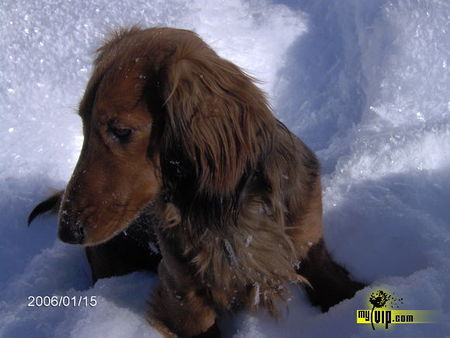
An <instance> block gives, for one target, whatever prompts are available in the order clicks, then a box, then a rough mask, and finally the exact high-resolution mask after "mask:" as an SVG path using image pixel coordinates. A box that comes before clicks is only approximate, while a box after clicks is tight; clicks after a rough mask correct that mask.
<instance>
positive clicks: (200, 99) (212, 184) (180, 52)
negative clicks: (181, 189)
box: [161, 35, 276, 194]
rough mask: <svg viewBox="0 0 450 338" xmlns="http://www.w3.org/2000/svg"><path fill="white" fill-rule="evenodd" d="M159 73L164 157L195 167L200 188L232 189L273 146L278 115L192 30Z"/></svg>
mask: <svg viewBox="0 0 450 338" xmlns="http://www.w3.org/2000/svg"><path fill="white" fill-rule="evenodd" d="M161 77H162V87H163V88H162V93H163V94H162V96H163V100H164V104H163V106H164V110H165V111H164V115H165V122H164V124H165V125H164V132H163V135H162V136H161V137H162V144H161V146H162V147H163V148H166V149H162V151H163V152H165V154H172V155H173V156H174V157H175V158H169V159H167V160H169V161H172V162H175V163H176V162H177V161H178V160H179V159H178V158H176V157H180V158H181V162H183V158H186V159H187V160H188V161H189V163H181V165H182V166H184V167H187V168H190V170H191V171H193V172H194V175H195V177H196V180H197V182H196V184H197V188H198V189H200V190H201V191H204V192H206V193H211V194H217V193H219V194H226V193H231V192H233V191H234V189H235V188H236V186H237V184H238V183H239V181H240V179H241V177H242V176H243V174H244V173H245V171H246V170H248V169H249V168H254V167H255V166H256V165H257V162H258V161H259V158H260V156H261V154H262V153H263V152H265V151H267V149H268V148H270V147H271V143H272V132H271V131H272V130H273V129H274V125H275V123H276V120H275V118H274V117H273V115H272V113H271V111H270V108H269V106H268V104H267V100H266V98H265V96H264V94H263V93H262V92H261V90H260V89H258V88H257V87H256V86H255V84H254V83H253V79H252V78H250V77H249V76H248V75H246V74H245V73H244V72H243V71H242V70H241V69H239V68H238V67H237V66H235V65H234V64H232V63H230V62H228V61H226V60H224V59H222V58H220V57H219V56H217V54H216V53H215V52H213V51H212V50H211V49H210V48H209V47H208V46H207V45H206V44H205V43H203V41H201V40H200V39H199V38H197V37H196V36H195V35H194V37H193V38H192V39H190V40H189V39H187V41H185V42H184V44H181V46H178V48H177V50H176V51H175V53H174V54H173V55H172V56H171V57H170V61H169V62H168V64H167V65H166V66H165V67H164V70H163V75H162V76H161ZM174 149H176V150H175V151H174ZM162 164H163V163H162ZM181 170H183V169H181Z"/></svg>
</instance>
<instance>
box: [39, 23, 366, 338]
mask: <svg viewBox="0 0 450 338" xmlns="http://www.w3.org/2000/svg"><path fill="white" fill-rule="evenodd" d="M79 112H80V116H81V117H82V119H83V130H84V144H83V149H82V152H81V155H80V159H79V161H78V164H77V166H76V168H75V171H74V173H73V176H72V178H71V180H70V182H69V184H68V186H67V188H66V190H65V192H64V194H63V196H62V201H61V206H60V211H59V233H60V237H61V238H62V239H63V240H65V241H67V242H71V243H81V244H84V245H87V254H88V258H89V262H90V264H91V267H92V270H93V277H94V280H96V279H97V278H103V277H107V276H112V275H118V274H124V273H128V272H130V271H133V270H137V269H141V268H154V267H155V266H156V265H157V263H158V261H159V259H160V258H161V257H162V260H161V262H160V263H159V267H158V274H159V277H160V285H159V286H158V287H157V289H156V290H155V292H154V294H153V296H152V299H151V307H152V311H151V314H150V322H151V323H153V325H155V327H157V328H158V329H159V330H160V331H161V332H163V333H164V334H165V335H169V333H174V334H176V335H180V336H195V335H199V334H202V333H203V334H205V333H208V332H211V330H214V332H216V331H217V327H216V325H214V323H215V319H216V314H217V313H219V312H224V311H226V312H229V311H231V312H232V311H235V310H237V309H241V308H246V309H250V310H257V309H259V308H266V309H268V310H269V312H270V313H272V314H273V315H276V314H277V313H278V310H277V303H278V302H279V300H283V299H285V297H286V295H287V291H286V288H285V287H286V283H290V282H291V283H298V282H300V283H302V284H304V285H306V286H307V288H308V289H309V292H310V295H311V297H312V299H313V300H314V301H315V302H316V304H318V305H321V306H322V308H323V309H327V308H328V307H329V306H331V305H333V304H335V303H337V302H339V301H340V300H342V299H343V298H346V297H351V296H352V295H353V294H354V292H355V291H356V290H357V289H359V288H361V287H362V285H361V284H359V283H356V282H352V281H351V280H350V279H349V278H348V273H347V272H346V271H345V270H344V269H343V268H342V267H340V266H338V265H337V264H336V263H334V262H333V261H332V260H331V258H330V256H329V254H328V252H326V250H325V248H324V246H323V242H322V204H321V186H320V175H319V164H318V161H317V159H316V157H315V156H314V154H313V153H312V152H311V151H310V150H309V149H308V148H307V147H306V146H305V145H304V144H303V143H302V142H301V141H300V140H299V139H297V138H296V137H295V136H294V135H293V134H291V133H290V132H289V131H288V130H287V129H286V127H285V126H284V125H282V124H281V123H280V122H279V121H277V120H276V119H275V117H274V116H273V114H272V112H271V110H270V107H269V105H268V103H267V100H266V98H265V97H264V95H263V93H262V92H261V90H259V89H258V88H257V87H256V86H255V84H254V81H253V79H252V78H250V77H249V76H248V75H246V74H245V73H243V72H242V71H241V70H240V69H239V68H238V67H237V66H235V65H234V64H232V63H230V62H228V61H226V60H224V59H222V58H220V57H219V56H218V55H217V54H216V53H215V52H214V51H213V50H212V49H210V48H209V47H208V46H207V45H206V44H205V43H204V42H203V41H202V40H201V39H200V38H199V37H198V36H197V35H195V34H194V33H192V32H190V31H185V30H177V29H170V28H152V29H147V30H141V29H139V28H131V29H129V30H123V31H120V32H119V33H117V34H116V35H115V36H114V37H113V38H112V39H111V40H110V41H109V42H107V43H106V44H105V45H104V46H103V47H101V48H100V49H99V53H98V56H97V59H96V61H95V69H94V73H93V75H92V78H91V80H90V81H89V84H88V86H87V89H86V92H85V94H84V97H83V100H82V101H81V104H80V111H79ZM128 131H130V134H129V135H128V136H126V137H123V135H122V136H120V134H121V133H122V134H128ZM44 203H45V202H44ZM55 203H56V202H55ZM48 204H49V203H47V205H44V206H41V209H39V210H38V211H37V213H40V212H42V211H45V210H49V209H50V207H49V206H48ZM35 216H36V213H35V214H34V215H33V217H31V219H32V218H34V217H35ZM125 229H126V231H127V234H124V233H123V231H124V230H125ZM149 244H150V245H155V244H156V245H158V248H159V250H160V255H154V254H152V253H150V250H149V249H148V245H149ZM299 264H300V268H298V266H299ZM299 272H300V273H299ZM335 286H336V287H335ZM322 295H325V296H322ZM330 295H331V296H330Z"/></svg>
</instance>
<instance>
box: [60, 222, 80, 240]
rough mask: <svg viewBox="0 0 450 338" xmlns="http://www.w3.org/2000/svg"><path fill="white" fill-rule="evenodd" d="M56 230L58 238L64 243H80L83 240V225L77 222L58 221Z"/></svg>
mask: <svg viewBox="0 0 450 338" xmlns="http://www.w3.org/2000/svg"><path fill="white" fill-rule="evenodd" d="M58 228H59V230H58V236H59V238H60V239H61V240H62V241H63V242H66V243H70V244H82V243H83V240H84V231H83V227H82V226H81V224H79V223H75V224H67V223H65V222H64V221H60V224H59V227H58Z"/></svg>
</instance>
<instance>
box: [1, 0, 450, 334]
mask: <svg viewBox="0 0 450 338" xmlns="http://www.w3.org/2000/svg"><path fill="white" fill-rule="evenodd" d="M0 23H1V25H0V50H1V54H0V140H1V142H0V274H1V275H0V290H1V292H0V336H1V337H14V338H20V337H30V336H32V337H34V338H38V337H157V336H158V333H157V332H156V331H155V330H154V329H153V328H151V327H150V326H149V325H148V324H147V323H146V321H145V309H146V304H145V302H146V300H147V296H148V294H149V293H150V291H151V290H152V287H154V285H155V283H157V277H156V276H155V275H152V274H149V273H135V274H131V275H128V276H124V277H118V278H111V279H106V280H100V281H99V282H98V283H97V284H96V285H95V286H91V281H90V275H89V267H88V265H87V263H86V260H85V257H84V254H83V251H82V248H81V247H78V246H71V245H67V244H63V243H61V242H59V241H58V239H57V238H56V219H55V217H52V216H47V217H41V218H39V219H38V220H37V221H36V222H35V224H33V226H32V227H31V228H27V226H26V218H27V215H28V213H29V212H30V210H31V209H32V208H33V206H34V205H35V204H36V203H37V202H39V201H41V200H42V199H43V198H45V197H47V196H48V195H49V194H50V193H51V192H52V190H53V189H58V188H62V187H64V185H65V182H67V180H68V178H69V177H70V174H71V171H72V169H73V167H74V165H75V163H76V160H77V156H78V154H79V151H80V147H81V143H82V136H81V124H80V120H79V118H78V116H77V115H76V107H77V104H78V101H79V99H80V97H81V95H82V93H83V90H84V87H85V85H86V82H87V80H88V78H89V75H90V72H91V61H92V58H93V54H94V51H95V49H96V47H98V46H99V45H100V44H101V43H102V41H103V39H104V36H105V33H106V32H108V31H109V30H110V29H111V28H114V27H118V26H124V25H131V24H134V23H141V24H142V25H143V26H154V25H168V26H175V27H182V28H188V29H193V30H195V31H196V32H198V33H199V34H200V35H201V36H202V37H203V38H204V39H205V40H206V41H207V42H208V43H210V44H211V45H212V46H213V47H214V48H215V49H216V50H217V51H218V52H219V53H220V54H221V55H222V56H224V57H226V58H228V59H230V60H232V61H233V62H235V63H237V64H238V65H240V66H241V67H243V68H244V69H245V70H247V71H248V72H249V73H251V74H252V75H254V76H256V77H258V78H260V79H261V80H263V81H264V83H263V85H262V86H263V88H264V89H265V90H266V91H267V92H268V94H269V96H270V99H271V102H272V104H273V106H274V109H275V112H276V114H277V116H278V117H279V118H280V119H281V120H282V121H284V122H285V123H286V124H287V125H288V127H289V128H290V129H291V130H292V131H294V132H295V133H296V134H297V135H298V136H300V137H301V138H302V139H303V140H304V141H305V142H306V143H307V144H309V145H310V146H311V147H312V148H313V149H314V150H315V151H316V153H317V154H318V156H319V158H320V160H321V162H322V166H323V188H324V214H325V236H326V241H327V244H328V246H329V248H330V250H331V251H332V253H333V256H334V257H335V258H336V259H337V260H338V261H339V262H341V263H343V264H344V265H345V266H347V267H348V269H349V270H350V271H351V273H352V275H353V276H354V277H355V278H357V279H359V280H362V281H365V282H366V283H370V286H369V287H367V288H366V289H365V290H362V291H361V292H359V293H358V294H357V295H356V296H355V297H354V298H353V299H351V300H348V301H345V302H343V303H341V304H339V305H337V306H335V307H333V308H332V309H331V310H330V311H329V312H328V313H325V314H322V313H320V311H319V310H318V309H317V308H314V307H312V306H311V305H310V304H309V302H308V300H307V299H306V297H305V295H304V294H303V293H302V292H301V291H298V290H296V289H294V291H293V293H294V299H293V300H292V301H291V303H290V310H289V312H288V313H286V315H285V316H284V317H283V318H282V319H281V320H280V321H279V322H278V323H276V322H275V321H273V320H271V319H269V318H268V317H267V316H266V315H265V314H264V313H260V314H258V315H250V314H246V313H242V314H239V315H238V316H236V317H235V318H234V319H225V320H223V321H222V322H221V326H222V327H223V331H224V332H225V336H226V337H233V336H234V337H242V338H244V337H379V336H383V337H385V336H386V337H450V204H449V202H450V111H449V110H450V76H449V65H448V63H449V55H450V51H449V49H450V27H449V23H450V5H449V2H448V1H446V0H411V1H406V0H405V1H401V0H397V1H386V0H279V1H276V0H274V1H266V0H261V1H256V0H254V1H253V0H249V1H245V0H228V1H220V0H214V1H206V0H193V1H187V0H169V1H164V0H153V1H146V0H137V1H130V0H125V1H115V0H98V1H92V2H84V1H76V0H72V1H70V0H68V1H51V0H43V1H36V0H33V1H28V0H19V1H13V0H6V1H3V2H2V3H1V5H0ZM379 286H384V287H386V288H387V289H389V290H390V291H392V292H395V294H396V295H397V296H400V297H403V299H404V304H403V305H402V308H403V309H431V310H436V311H438V313H439V316H440V318H439V320H438V322H437V323H435V324H415V325H401V326H395V327H394V326H393V327H392V328H390V329H389V330H387V331H386V330H377V331H375V332H374V331H372V330H371V329H370V328H369V327H367V326H365V325H357V324H355V310H356V309H361V308H364V307H365V304H366V299H367V295H368V294H369V293H370V292H371V291H372V290H374V289H376V288H377V287H379ZM30 295H34V296H36V295H50V296H52V295H70V296H73V295H76V296H97V301H98V305H97V306H95V307H91V308H85V307H68V308H63V307H59V308H51V307H41V308H36V307H34V308H33V307H27V303H28V301H27V297H28V296H30Z"/></svg>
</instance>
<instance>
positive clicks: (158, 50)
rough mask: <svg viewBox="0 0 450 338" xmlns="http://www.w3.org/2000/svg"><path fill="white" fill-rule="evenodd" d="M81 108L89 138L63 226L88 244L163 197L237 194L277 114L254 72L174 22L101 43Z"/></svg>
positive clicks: (64, 207) (71, 237)
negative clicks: (249, 73) (171, 25)
mask: <svg viewBox="0 0 450 338" xmlns="http://www.w3.org/2000/svg"><path fill="white" fill-rule="evenodd" d="M79 114H80V116H81V118H82V120H83V133H84V143H83V148H82V151H81V154H80V158H79V160H78V163H77V166H76V168H75V170H74V173H73V175H72V178H71V179H70V182H69V184H68V186H67V188H66V191H65V193H64V196H63V199H62V203H61V208H60V212H59V235H60V238H61V239H62V240H63V241H66V242H70V243H82V244H86V245H94V244H97V243H101V242H104V241H106V240H108V239H110V238H111V237H113V236H114V235H115V234H117V233H118V232H120V231H123V230H124V229H125V228H126V227H127V226H128V225H129V224H130V222H131V221H132V220H133V219H135V218H136V217H137V216H138V215H139V214H140V213H141V212H142V210H143V209H144V208H145V207H146V206H147V205H148V204H149V203H151V202H152V201H154V200H155V199H156V198H158V197H159V196H162V195H164V198H165V199H167V198H169V199H171V200H172V202H173V203H174V204H175V205H177V204H181V203H185V204H186V203H188V201H189V200H192V199H196V198H198V196H212V195H220V196H229V195H233V194H235V192H236V190H237V189H239V186H240V185H242V181H243V179H244V178H245V177H248V172H249V170H250V169H249V168H255V167H256V166H257V164H258V161H259V160H260V157H261V156H263V154H264V152H265V151H267V149H268V148H269V147H270V144H271V134H270V132H268V130H270V129H271V128H273V125H274V124H275V123H276V120H275V119H274V118H273V116H272V114H271V112H270V109H269V108H268V106H267V102H266V99H265V98H264V95H263V94H262V93H261V91H260V90H258V89H257V87H256V86H255V85H254V84H253V81H252V79H251V78H249V77H248V76H247V75H245V74H244V73H243V72H242V71H241V70H240V69H239V68H238V67H236V66H235V65H233V64H232V63H230V62H228V61H226V60H224V59H222V58H220V57H219V56H217V54H216V53H215V52H214V51H212V50H211V49H210V48H209V47H208V46H207V45H206V44H205V43H204V42H203V41H202V40H201V39H200V38H199V37H198V36H197V35H196V34H194V33H192V32H190V31H185V30H177V29H169V28H152V29H147V30H141V29H138V28H132V29H129V30H125V31H121V32H119V33H117V34H116V36H115V37H113V38H112V39H111V40H110V41H109V42H107V43H106V44H105V45H104V46H103V47H101V48H100V49H99V54H98V57H97V59H96V61H95V69H94V73H93V76H92V78H91V79H90V81H89V83H88V86H87V89H86V92H85V94H84V97H83V99H82V101H81V104H80V108H79ZM182 201H184V202H182ZM179 207H180V206H179ZM204 207H205V208H208V206H207V205H205V206H204Z"/></svg>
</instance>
